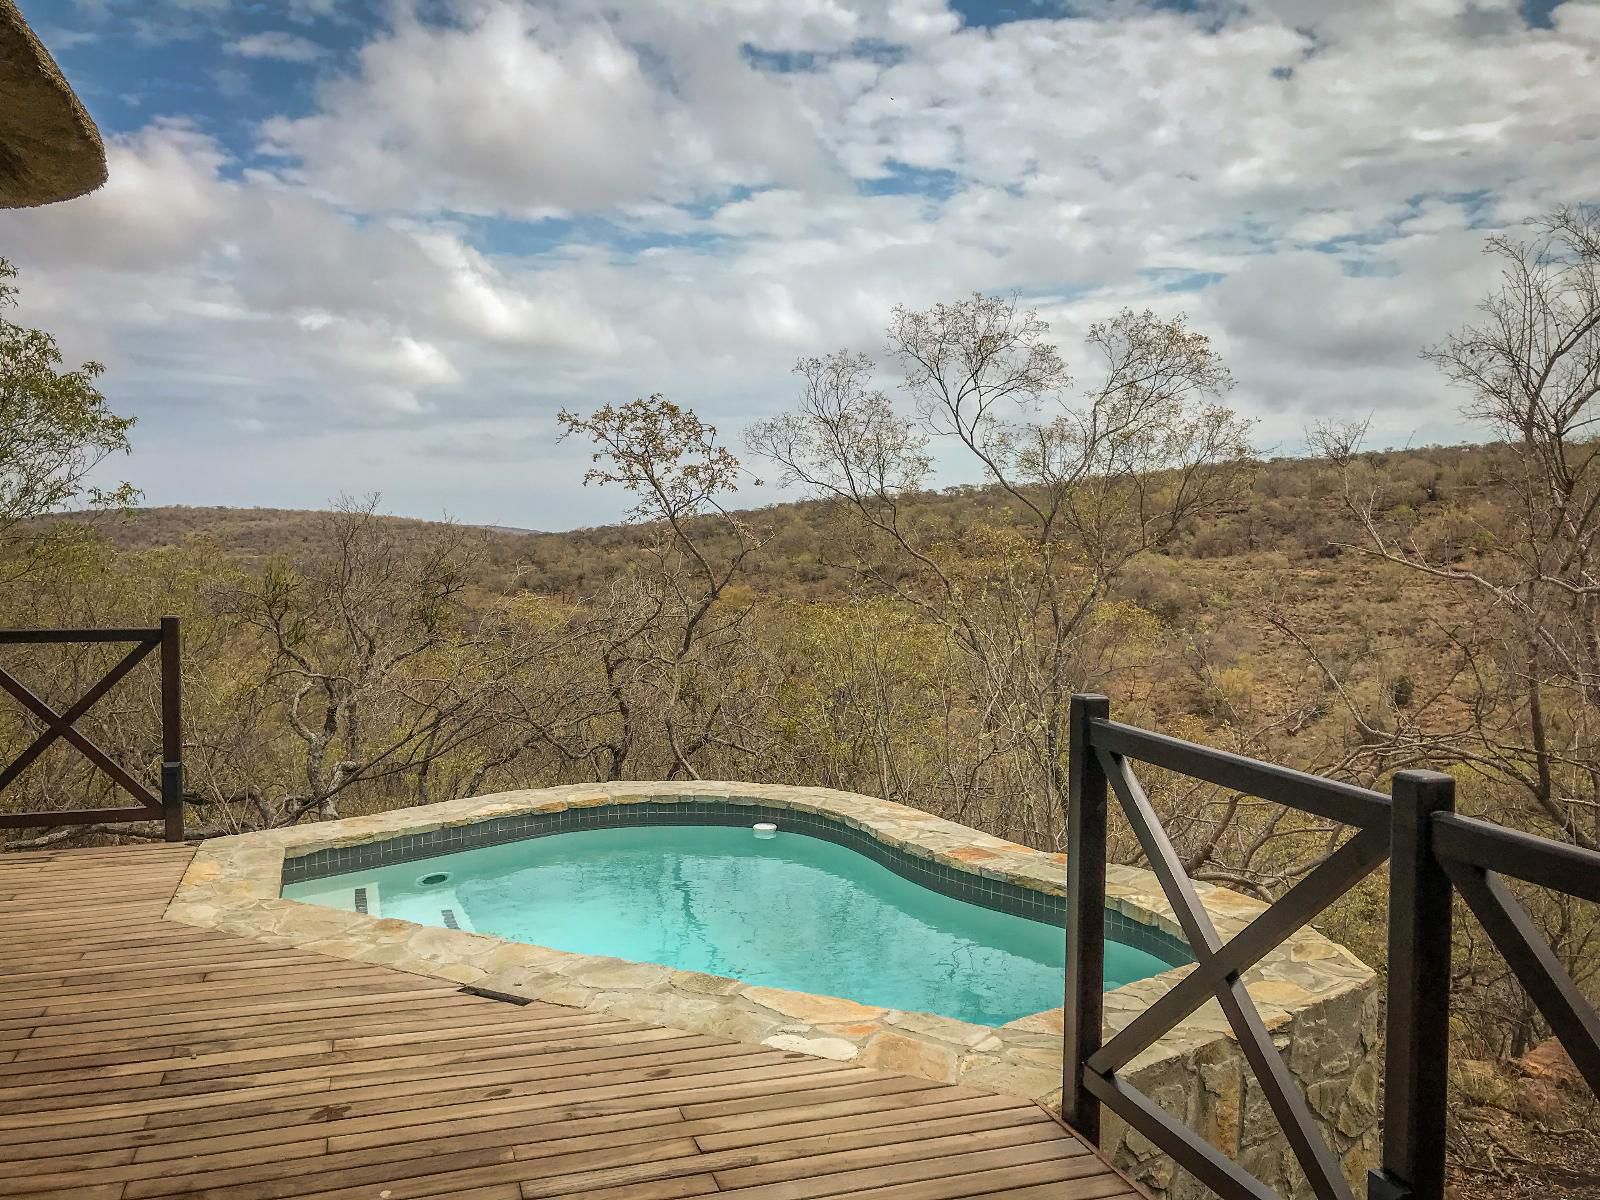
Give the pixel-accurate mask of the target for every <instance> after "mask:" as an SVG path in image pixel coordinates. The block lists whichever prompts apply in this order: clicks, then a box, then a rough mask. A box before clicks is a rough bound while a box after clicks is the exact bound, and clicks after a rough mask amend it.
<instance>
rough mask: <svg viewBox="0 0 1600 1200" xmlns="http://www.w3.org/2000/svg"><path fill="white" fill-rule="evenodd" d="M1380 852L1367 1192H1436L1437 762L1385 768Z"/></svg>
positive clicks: (1440, 1102) (1444, 1036)
mask: <svg viewBox="0 0 1600 1200" xmlns="http://www.w3.org/2000/svg"><path fill="white" fill-rule="evenodd" d="M1392 795H1393V799H1394V804H1393V809H1392V814H1393V816H1392V825H1391V834H1390V857H1389V1005H1388V1031H1387V1043H1386V1050H1385V1066H1384V1101H1383V1165H1382V1167H1381V1169H1379V1170H1377V1171H1374V1172H1372V1174H1371V1175H1370V1176H1369V1177H1368V1185H1367V1196H1368V1200H1442V1198H1443V1196H1444V1165H1445V1145H1444V1139H1445V1109H1446V1104H1447V1096H1446V1078H1447V1070H1448V1067H1449V1059H1450V917H1451V885H1450V877H1449V876H1448V875H1447V874H1446V873H1445V870H1444V868H1443V867H1442V866H1441V865H1440V863H1439V859H1438V857H1437V856H1436V855H1435V854H1434V849H1433V817H1434V814H1435V813H1447V812H1453V811H1455V802H1456V801H1455V797H1456V782H1455V780H1454V779H1452V778H1451V777H1450V776H1448V775H1443V774H1440V773H1439V772H1437V771H1401V772H1399V773H1398V774H1396V775H1395V777H1394V785H1393V791H1392Z"/></svg>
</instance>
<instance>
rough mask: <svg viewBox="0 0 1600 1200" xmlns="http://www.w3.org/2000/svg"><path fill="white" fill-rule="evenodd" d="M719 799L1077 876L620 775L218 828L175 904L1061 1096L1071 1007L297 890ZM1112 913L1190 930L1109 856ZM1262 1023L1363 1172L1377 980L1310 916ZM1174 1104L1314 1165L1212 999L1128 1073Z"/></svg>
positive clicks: (1262, 988) (1372, 1095)
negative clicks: (833, 983) (582, 822)
mask: <svg viewBox="0 0 1600 1200" xmlns="http://www.w3.org/2000/svg"><path fill="white" fill-rule="evenodd" d="M675 800H676V801H679V802H684V801H690V800H693V801H699V802H702V803H704V802H708V801H711V802H719V803H727V804H729V805H738V804H741V803H742V804H746V805H756V804H759V805H762V806H767V807H773V808H778V809H786V810H793V811H797V812H806V813H820V814H823V815H826V816H830V817H832V818H834V819H836V820H838V821H841V822H843V823H844V824H846V825H849V826H851V827H853V828H858V829H862V830H865V831H866V832H868V833H869V834H870V835H871V836H872V837H874V838H876V839H878V840H879V841H881V842H884V843H886V844H888V845H891V846H897V847H900V848H902V849H904V850H906V851H907V852H909V853H910V854H912V855H915V856H917V857H919V858H927V859H930V860H933V861H934V862H938V863H941V864H944V865H946V866H950V867H953V868H956V869H958V870H962V871H967V872H971V873H973V874H975V875H979V876H983V877H988V878H992V879H1000V880H1004V881H1006V882H1008V883H1011V884H1014V885H1017V886H1019V887H1024V888H1032V889H1036V890H1038V891H1042V892H1046V893H1049V894H1051V895H1058V896H1059V895H1061V894H1062V892H1063V890H1064V875H1065V863H1066V860H1065V856H1064V855H1060V854H1047V853H1044V852H1042V851H1038V850H1032V849H1029V848H1028V847H1026V846H1020V845H1017V844H1015V843H1012V842H1007V841H1003V840H1001V839H1000V838H996V837H992V836H990V835H988V834H984V833H980V832H978V831H976V830H973V829H968V828H966V827H965V826H962V825H957V824H955V823H953V822H950V821H945V820H942V819H940V818H938V817H935V816H932V815H931V814H929V813H925V812H921V811H919V810H917V809H913V808H907V807H905V806H903V805H899V804H892V803H889V802H887V801H884V800H876V799H872V798H871V797H867V796H858V795H853V794H851V793H847V792H837V791H831V790H829V789H825V788H806V787H788V786H783V785H775V784H752V783H709V782H706V781H704V780H697V781H691V782H684V783H611V784H601V785H594V784H589V785H575V786H566V787H553V788H543V789H536V790H527V791H516V792H501V793H497V794H495V795H491V796H478V797H472V798H468V799H463V800H453V801H447V802H445V803H441V804H433V805H428V806H426V807H421V808H408V809H399V810H396V811H393V812H387V813H382V814H379V815H376V816H370V817H355V818H350V819H347V820H342V821H331V822H325V823H321V824H313V825H305V826H300V827H296V828H293V829H282V830H270V831H266V832H262V833H250V834H243V835H240V836H236V837H225V838H214V839H212V840H210V841H208V842H206V843H204V844H203V845H202V846H201V847H200V849H199V851H198V852H197V853H196V855H195V858H194V861H193V863H192V864H191V865H190V867H189V870H188V872H187V874H186V875H185V876H184V879H183V882H182V883H181V884H180V885H179V888H178V891H177V893H176V895H175V896H174V897H173V900H172V903H171V905H170V906H169V908H168V909H167V914H166V915H167V918H168V919H169V920H173V921H179V922H182V923H184V924H187V925H197V926H202V927H207V928H214V929H220V930H225V931H227V932H230V933H237V934H244V935H247V936H252V937H257V938H261V939H264V940H267V941H270V942H274V943H277V944H281V945H293V946H300V947H303V948H305V949H308V950H313V951H317V952H320V953H323V954H329V955H332V956H334V957H337V958H346V959H353V960H357V961H361V962H370V963H380V964H383V965H386V966H392V967H395V968H398V969H400V970H404V971H409V972H413V973H416V974H420V975H427V976H432V977H435V978H441V979H447V980H452V981H455V982H459V983H462V984H471V985H473V986H475V987H479V988H485V989H489V990H492V991H497V992H504V993H508V994H511V995H516V996H526V997H528V998H530V999H535V1000H543V1001H547V1002H550V1003H556V1004H569V1005H574V1006H581V1007H584V1008H589V1009H596V1010H600V1011H605V1012H611V1013H615V1014H616V1015H618V1016H622V1017H627V1018H630V1019H635V1020H642V1021H653V1022H655V1023H657V1024H661V1025H668V1026H672V1027H674V1028H678V1029H684V1030H688V1031H690V1032H693V1033H703V1034H713V1035H720V1036H725V1037H730V1038H734V1039H737V1040H740V1041H748V1042H755V1043H760V1044H762V1045H767V1046H773V1047H778V1048H781V1049H785V1050H796V1051H802V1052H805V1053H809V1054H816V1055H820V1056H822V1057H825V1058H832V1059H839V1060H842V1061H850V1062H854V1063H857V1064H859V1065H862V1066H870V1067H878V1068H881V1069H883V1070H888V1071H898V1072H902V1073H904V1074H909V1075H916V1076H920V1077H923V1078H927V1079H933V1080H938V1081H941V1082H943V1081H950V1082H961V1083H966V1084H971V1085H973V1086H976V1087H982V1088H988V1089H990V1090H992V1091H997V1092H1005V1093H1010V1094H1014V1095H1021V1096H1027V1097H1030V1098H1032V1099H1035V1100H1038V1101H1039V1102H1041V1103H1043V1104H1045V1105H1047V1106H1050V1107H1053V1108H1059V1102H1060V1095H1061V1044H1062V1043H1061V1010H1060V1009H1059V1008H1058V1009H1052V1010H1049V1011H1046V1012H1041V1013H1036V1014H1034V1015H1033V1016H1029V1017H1024V1018H1022V1019H1021V1020H1018V1021H1013V1022H1011V1023H1010V1024H1007V1025H1004V1026H1001V1027H998V1028H991V1027H988V1026H981V1025H970V1024H966V1023H964V1022H961V1021H955V1020H951V1019H949V1018H947V1017H939V1016H933V1015H931V1014H927V1013H915V1012H901V1011H897V1010H892V1009H884V1008H878V1007H874V1006H870V1005H864V1004H857V1003H855V1002H853V1001H850V1000H845V999H840V998H836V997H830V996H813V995H808V994H805V993H802V992H791V991H784V990H781V989H777V988H767V987H756V986H752V985H748V984H744V983H741V982H739V981H738V980H735V979H725V978H721V977H718V976H712V975H703V974H699V973H696V972H690V971H679V970H675V969H673V968H671V967H665V966H660V965H657V964H653V963H635V962H627V961H624V960H622V959H615V958H604V957H599V956H595V955H585V954H572V953H568V952H565V951H559V950H553V949H548V948H545V947H541V946H529V945H523V944H521V943H518V942H508V941H502V940H500V939H498V938H492V937H483V936H480V935H478V934H473V933H467V932H464V931H460V930H452V929H439V928H433V927H428V926H421V925H414V924H412V923H410V922H407V921H399V920H394V919H384V918H380V917H372V916H367V915H365V914H361V913H354V912H343V911H339V910H337V909H330V908H323V907H319V906H315V905H311V904H302V903H299V902H296V901H291V900H285V899H283V898H282V897H281V895H280V892H281V889H282V886H283V864H284V859H285V858H286V857H302V856H305V855H308V854H311V853H313V852H315V851H318V850H324V849H329V848H333V847H341V846H355V845H364V844H367V843H372V842H378V841H384V840H386V839H390V838H395V837H401V836H404V835H408V834H419V833H426V832H430V831H433V830H438V829H443V828H450V827H454V826H462V825H471V824H475V823H478V822H482V821H490V820H494V819H496V818H502V817H509V816H518V815H522V814H526V813H550V812H560V811H562V810H564V809H568V808H581V807H591V806H597V805H607V804H630V803H644V802H654V803H658V804H659V803H670V802H673V801H675ZM1197 889H1198V891H1199V893H1200V896H1201V899H1202V901H1203V902H1204V904H1205V906H1206V908H1207V910H1208V911H1209V912H1210V913H1211V915H1212V918H1213V920H1214V921H1215V922H1216V924H1217V927H1218V931H1219V933H1220V934H1221V935H1222V937H1223V938H1224V939H1226V938H1228V937H1231V936H1232V935H1233V934H1234V933H1236V932H1238V931H1239V930H1240V929H1242V928H1243V927H1244V926H1245V925H1247V924H1249V922H1250V921H1251V920H1252V919H1253V918H1254V917H1255V916H1256V915H1257V914H1259V913H1260V912H1261V911H1263V908H1264V906H1263V905H1262V904H1260V903H1259V902H1257V901H1255V900H1252V899H1250V898H1248V897H1246V896H1242V895H1239V894H1238V893H1235V892H1230V891H1227V890H1226V889H1223V888H1217V887H1211V886H1208V885H1205V884H1200V885H1197ZM1106 903H1107V907H1108V908H1111V909H1115V910H1116V911H1118V912H1120V913H1122V914H1123V915H1124V916H1125V917H1127V918H1129V919H1131V920H1133V921H1137V922H1141V923H1144V924H1147V925H1151V926H1155V927H1157V928H1160V929H1164V930H1166V931H1167V932H1168V933H1171V934H1174V935H1176V936H1179V937H1181V931H1180V930H1179V929H1178V926H1177V924H1176V921H1175V920H1174V918H1173V914H1172V910H1171V908H1170V906H1169V905H1168V904H1167V902H1166V899H1165V897H1164V896H1163V895H1162V893H1161V888H1160V885H1159V884H1158V882H1157V881H1156V878H1155V876H1154V875H1152V874H1151V873H1150V872H1148V871H1143V870H1137V869H1134V868H1131V867H1118V866H1113V867H1111V868H1110V871H1109V875H1108V879H1107V883H1106ZM1191 969H1192V967H1188V966H1186V967H1177V968H1174V969H1172V970H1169V971H1166V972H1163V973H1162V974H1160V975H1156V976H1153V977H1151V978H1148V979H1143V980H1139V981H1137V982H1135V983H1131V984H1128V985H1126V986H1124V987H1120V988H1117V989H1115V990H1113V991H1110V992H1107V993H1106V1032H1107V1036H1109V1035H1110V1034H1111V1033H1112V1032H1114V1031H1116V1030H1118V1029H1121V1028H1122V1027H1123V1026H1124V1025H1126V1024H1127V1023H1128V1022H1129V1021H1130V1020H1132V1019H1133V1017H1134V1016H1136V1015H1137V1014H1138V1013H1140V1012H1142V1011H1143V1010H1144V1009H1145V1008H1146V1007H1148V1006H1149V1005H1150V1004H1151V1003H1152V1002H1153V1001H1154V1000H1155V998H1157V997H1158V996H1160V995H1162V994H1163V993H1165V992H1166V991H1167V990H1168V989H1169V988H1171V987H1172V986H1173V985H1174V984H1175V983H1176V982H1177V981H1178V980H1179V979H1181V978H1182V977H1183V975H1184V974H1185V973H1187V972H1188V971H1189V970H1191ZM1245 979H1246V982H1247V983H1248V985H1249V990H1250V994H1251V996H1252V997H1253V998H1254V1000H1255V1002H1256V1004H1257V1007H1258V1008H1259V1009H1260V1010H1261V1015H1262V1018H1263V1019H1264V1020H1265V1022H1266V1024H1267V1027H1268V1028H1269V1029H1270V1030H1271V1031H1272V1032H1273V1035H1274V1039H1275V1040H1276V1041H1277V1043H1278V1045H1279V1048H1280V1050H1282V1051H1284V1052H1285V1053H1286V1055H1287V1058H1288V1062H1289V1066H1290V1069H1291V1071H1292V1072H1293V1073H1294V1075H1295V1076H1296V1077H1297V1078H1298V1079H1299V1080H1300V1081H1301V1083H1302V1084H1303V1085H1304V1086H1305V1088H1306V1090H1307V1098H1308V1101H1309V1103H1310V1105H1311V1107H1312V1110H1313V1112H1315V1113H1316V1114H1317V1116H1318V1118H1319V1119H1320V1120H1321V1121H1322V1124H1323V1127H1324V1130H1325V1131H1326V1133H1327V1135H1328V1137H1329V1140H1330V1142H1331V1143H1332V1145H1333V1146H1334V1148H1335V1150H1336V1151H1338V1153H1339V1154H1340V1155H1341V1156H1342V1158H1343V1159H1344V1162H1345V1167H1346V1171H1347V1173H1348V1174H1349V1176H1350V1177H1351V1179H1352V1182H1353V1183H1354V1182H1357V1181H1359V1180H1361V1179H1362V1178H1363V1177H1364V1174H1365V1171H1366V1169H1367V1168H1368V1166H1370V1165H1371V1163H1372V1162H1373V1161H1374V1160H1375V1157H1376V1149H1377V1109H1378V1094H1377V1093H1378V1086H1377V1080H1378V1059H1379V1055H1380V1046H1379V1035H1378V1009H1377V999H1378V994H1377V986H1376V978H1375V976H1374V973H1373V971H1372V970H1371V969H1370V968H1369V967H1367V966H1366V965H1365V964H1364V963H1362V962H1360V961H1359V960H1358V959H1356V958H1355V956H1353V955H1352V954H1351V953H1350V952H1349V951H1347V950H1345V949H1344V948H1343V947H1341V946H1338V945H1336V944H1335V943H1333V942H1330V941H1329V940H1328V939H1326V938H1324V937H1322V936H1321V935H1320V934H1318V933H1316V932H1314V931H1311V930H1301V931H1300V932H1298V933H1296V934H1294V935H1293V936H1292V937H1290V938H1289V939H1288V940H1287V941H1286V942H1285V943H1284V944H1283V945H1282V946H1281V947H1279V948H1278V949H1277V950H1276V951H1274V952H1273V953H1272V954H1270V955H1268V956H1267V957H1266V958H1265V959H1263V960H1262V962H1261V963H1260V964H1259V965H1258V966H1257V967H1256V968H1255V969H1253V970H1252V971H1250V972H1249V973H1248V974H1247V975H1246V976H1245ZM1123 1074H1124V1075H1125V1077H1127V1078H1128V1079H1130V1080H1131V1081H1132V1082H1133V1083H1135V1084H1136V1085H1137V1086H1138V1087H1140V1088H1141V1090H1143V1091H1144V1092H1146V1094H1148V1095H1150V1096H1151V1097H1152V1098H1153V1099H1155V1100H1156V1101H1157V1102H1158V1103H1160V1104H1162V1106H1163V1107H1165V1108H1167V1109H1168V1110H1169V1111H1171V1112H1172V1113H1174V1114H1175V1115H1177V1116H1179V1117H1180V1118H1182V1119H1184V1120H1185V1121H1186V1122H1187V1123H1189V1124H1190V1125H1191V1126H1192V1127H1194V1128H1197V1129H1199V1130H1201V1131H1203V1132H1204V1133H1206V1135H1207V1136H1208V1137H1210V1138H1211V1139H1212V1140H1213V1141H1214V1142H1215V1143H1216V1144H1217V1145H1218V1146H1219V1147H1221V1148H1222V1149H1223V1150H1225V1151H1227V1152H1228V1153H1229V1154H1231V1155H1233V1156H1234V1157H1236V1158H1237V1159H1238V1160H1239V1161H1240V1162H1241V1163H1242V1164H1243V1165H1244V1166H1246V1167H1247V1168H1249V1169H1250V1170H1252V1171H1253V1172H1255V1173H1256V1174H1257V1175H1258V1176H1260V1177H1261V1178H1262V1180H1263V1181H1264V1182H1266V1183H1268V1184H1269V1185H1271V1186H1274V1187H1276V1188H1278V1189H1279V1190H1280V1192H1281V1193H1282V1194H1283V1195H1285V1196H1291V1197H1292V1196H1296V1195H1299V1194H1300V1193H1301V1192H1302V1190H1303V1188H1304V1183H1303V1180H1301V1179H1300V1178H1299V1171H1298V1168H1297V1167H1296V1166H1295V1165H1294V1161H1293V1155H1292V1154H1291V1153H1290V1152H1289V1150H1288V1146H1287V1144H1286V1143H1285V1141H1284V1139H1283V1136H1282V1134H1281V1132H1280V1131H1279V1129H1278V1126H1277V1123H1276V1121H1275V1120H1274V1119H1273V1117H1272V1114H1271V1112H1270V1111H1269V1110H1268V1109H1267V1107H1266V1105H1265V1102H1264V1100H1263V1097H1262V1095H1261V1091H1260V1089H1259V1087H1257V1086H1256V1085H1255V1081H1254V1079H1253V1078H1252V1077H1251V1076H1250V1073H1249V1070H1248V1068H1247V1067H1245V1066H1244V1063H1243V1058H1242V1055H1241V1054H1240V1052H1239V1047H1238V1045H1237V1043H1236V1042H1235V1041H1234V1039H1233V1037H1232V1034H1231V1032H1230V1031H1229V1029H1228V1025H1227V1022H1226V1020H1225V1019H1224V1018H1223V1016H1222V1013H1221V1010H1220V1008H1219V1007H1218V1006H1217V1004H1216V1003H1215V1002H1211V1003H1209V1004H1207V1005H1206V1006H1205V1007H1203V1008H1201V1009H1200V1010H1198V1011H1197V1012H1196V1013H1195V1014H1194V1015H1193V1016H1192V1017H1190V1018H1189V1019H1188V1020H1187V1021H1185V1022H1184V1023H1182V1024H1181V1025H1179V1026H1178V1027H1177V1029H1175V1030H1173V1031H1172V1032H1171V1033H1169V1034H1168V1035H1167V1036H1166V1037H1164V1038H1162V1039H1161V1040H1160V1041H1159V1042H1157V1043H1156V1044H1155V1045H1154V1046H1152V1047H1150V1048H1149V1049H1148V1050H1146V1051H1145V1052H1144V1053H1143V1054H1141V1055H1139V1057H1138V1058H1136V1059H1134V1060H1133V1062H1132V1063H1130V1064H1129V1065H1128V1067H1127V1068H1125V1069H1124V1072H1123ZM1102 1143H1103V1146H1104V1148H1105V1149H1106V1150H1107V1151H1108V1153H1111V1154H1112V1157H1113V1159H1114V1161H1116V1162H1117V1164H1118V1165H1119V1166H1122V1167H1124V1168H1125V1169H1127V1170H1128V1171H1129V1172H1130V1174H1132V1175H1133V1176H1134V1177H1135V1178H1136V1179H1138V1180H1139V1181H1140V1182H1141V1183H1143V1184H1144V1185H1145V1186H1146V1187H1147V1188H1149V1189H1150V1190H1151V1191H1152V1192H1153V1193H1157V1194H1159V1195H1163V1196H1169V1197H1171V1198H1172V1200H1190V1197H1200V1196H1203V1195H1206V1194H1207V1193H1205V1192H1204V1190H1203V1189H1201V1188H1200V1187H1199V1185H1198V1184H1196V1183H1195V1181H1194V1180H1192V1179H1190V1178H1188V1177H1187V1176H1179V1175H1176V1174H1175V1172H1174V1168H1173V1167H1172V1164H1171V1163H1170V1162H1169V1161H1168V1160H1167V1159H1165V1158H1164V1157H1162V1156H1160V1155H1159V1154H1158V1153H1157V1152H1156V1150H1155V1148H1154V1147H1153V1146H1151V1145H1150V1143H1149V1142H1147V1141H1145V1140H1144V1139H1143V1138H1142V1137H1140V1136H1139V1135H1138V1134H1136V1133H1133V1132H1132V1131H1130V1130H1127V1129H1126V1128H1125V1127H1124V1126H1123V1125H1122V1123H1121V1122H1120V1121H1118V1120H1116V1119H1115V1118H1111V1117H1109V1116H1108V1119H1107V1122H1106V1129H1105V1134H1104V1137H1103V1139H1102Z"/></svg>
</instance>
